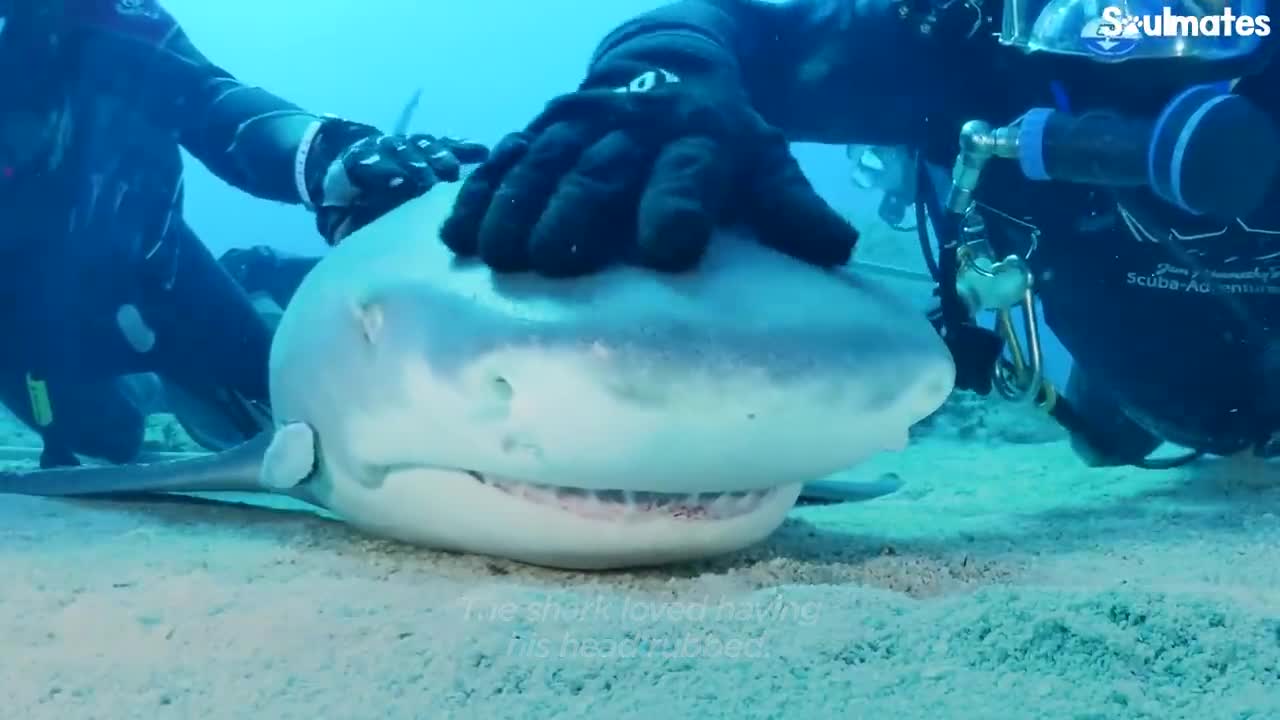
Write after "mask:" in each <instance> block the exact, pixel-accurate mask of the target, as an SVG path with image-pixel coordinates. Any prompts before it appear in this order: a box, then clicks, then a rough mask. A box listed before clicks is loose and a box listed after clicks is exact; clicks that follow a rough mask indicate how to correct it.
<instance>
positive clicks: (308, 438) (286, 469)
mask: <svg viewBox="0 0 1280 720" xmlns="http://www.w3.org/2000/svg"><path fill="white" fill-rule="evenodd" d="M315 468H316V433H315V431H314V430H312V429H311V426H310V425H308V424H306V423H302V422H294V423H289V424H288V425H284V426H282V427H280V428H278V429H277V430H276V431H275V434H274V435H272V437H271V444H270V445H268V446H267V452H266V453H265V454H264V455H263V456H262V471H261V475H260V476H259V482H261V483H262V486H263V487H265V488H269V489H271V490H276V491H281V492H282V491H285V490H290V489H293V488H294V487H297V485H298V484H299V483H301V482H302V481H303V480H306V479H307V478H308V477H310V475H311V473H312V472H314V471H315Z"/></svg>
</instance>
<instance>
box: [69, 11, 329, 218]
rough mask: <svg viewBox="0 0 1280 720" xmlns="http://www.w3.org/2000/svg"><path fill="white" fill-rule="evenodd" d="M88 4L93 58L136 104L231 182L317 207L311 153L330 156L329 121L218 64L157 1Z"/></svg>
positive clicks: (88, 39) (249, 190)
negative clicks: (326, 143) (320, 146)
mask: <svg viewBox="0 0 1280 720" xmlns="http://www.w3.org/2000/svg"><path fill="white" fill-rule="evenodd" d="M86 5H87V6H88V7H91V8H94V9H92V10H85V11H84V13H85V14H84V16H83V17H82V18H80V19H81V20H82V22H81V25H82V27H81V30H82V31H83V32H84V33H85V35H86V37H85V41H86V43H85V45H84V47H85V48H87V50H88V52H89V53H91V54H92V56H93V60H92V61H93V62H100V63H103V64H105V65H107V66H108V67H110V68H112V73H111V74H112V75H113V76H117V77H118V78H119V79H118V80H116V81H115V82H116V83H117V84H118V85H120V86H121V87H120V88H117V90H116V92H118V93H122V94H123V95H124V99H125V101H126V102H131V103H132V102H141V103H143V104H144V105H145V107H146V110H147V111H148V112H149V113H150V114H152V116H153V117H154V118H156V121H157V123H158V124H159V125H160V126H161V127H164V128H166V129H172V130H173V131H175V132H176V134H177V137H178V140H179V142H181V144H182V145H183V147H185V148H186V149H187V150H188V151H189V152H190V153H191V154H192V155H194V156H195V157H196V158H197V159H199V160H200V161H201V162H202V163H204V164H205V165H206V166H207V167H208V168H209V169H210V170H211V171H212V172H213V173H214V174H216V175H217V176H218V177H220V178H222V179H223V180H225V181H226V182H228V183H230V184H231V185H233V186H235V187H237V188H239V189H241V190H243V191H245V192H247V193H249V194H251V195H255V196H257V197H260V198H265V199H268V200H276V201H279V202H285V203H291V204H307V205H309V204H310V198H309V197H308V196H307V190H306V178H305V177H304V172H305V171H306V170H307V159H308V155H309V154H311V155H319V154H324V153H317V152H315V150H316V145H317V143H316V142H315V141H316V135H317V133H318V131H319V130H320V128H321V127H322V124H323V123H322V119H321V118H320V117H318V116H317V115H315V114H314V113H310V112H307V111H306V110H303V109H302V108H300V107H298V106H297V105H294V104H293V103H291V102H288V101H287V100H284V99H282V98H280V97H277V96H275V95H273V94H271V93H269V92H267V91H265V90H262V89H260V88H256V87H252V86H249V85H246V84H244V83H242V82H240V81H239V80H237V79H236V78H235V77H234V76H232V75H231V73H229V72H227V71H226V70H223V69H222V68H220V67H218V66H216V65H214V64H213V63H212V62H210V61H209V59H208V58H206V57H205V56H204V55H203V54H202V53H201V52H200V51H199V50H198V49H196V47H195V46H194V45H193V44H192V42H191V40H190V39H189V38H188V37H187V35H186V33H185V32H184V31H183V30H182V28H181V27H180V26H179V25H178V23H177V22H176V21H175V20H174V19H173V17H172V16H171V15H169V13H168V12H166V11H165V10H164V9H163V8H161V7H159V5H157V4H156V3H155V2H154V0H142V2H140V3H137V4H136V5H132V6H130V8H129V9H127V10H126V9H121V8H122V7H123V6H124V4H123V3H117V2H115V0H89V1H88V2H87V3H86ZM328 154H329V155H332V153H328ZM328 159H329V160H331V159H332V158H331V157H329V158H328Z"/></svg>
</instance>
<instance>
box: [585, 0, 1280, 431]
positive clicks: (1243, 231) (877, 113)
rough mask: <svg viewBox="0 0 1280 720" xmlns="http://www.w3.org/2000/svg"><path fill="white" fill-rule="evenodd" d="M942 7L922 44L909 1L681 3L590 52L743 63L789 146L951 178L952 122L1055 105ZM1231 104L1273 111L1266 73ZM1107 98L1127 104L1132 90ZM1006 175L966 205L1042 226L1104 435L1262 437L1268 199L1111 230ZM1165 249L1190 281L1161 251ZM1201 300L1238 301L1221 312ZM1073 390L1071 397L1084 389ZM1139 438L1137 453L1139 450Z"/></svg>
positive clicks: (1278, 86) (1049, 191)
mask: <svg viewBox="0 0 1280 720" xmlns="http://www.w3.org/2000/svg"><path fill="white" fill-rule="evenodd" d="M951 5H952V6H953V7H954V8H956V10H957V12H956V13H955V14H954V15H952V16H949V17H944V18H943V19H942V22H940V24H939V25H938V26H936V27H934V28H932V32H930V33H922V32H920V30H919V28H920V25H921V22H922V20H923V19H924V13H922V12H919V10H920V7H921V4H919V3H910V2H891V1H890V0H791V1H787V2H768V1H765V0H686V1H685V2H678V3H675V4H672V5H668V6H666V7H663V8H660V9H658V10H655V11H652V12H650V13H647V14H645V15H642V16H640V17H638V18H636V19H634V20H632V21H629V22H628V23H626V24H624V25H623V26H621V27H620V28H618V29H617V30H616V31H615V32H613V33H612V34H610V35H609V36H608V37H607V38H606V39H605V40H604V42H603V43H602V45H601V47H600V49H599V50H598V54H604V53H607V52H609V50H610V49H612V48H614V47H618V46H620V45H622V44H626V45H628V46H630V47H632V48H634V47H637V46H645V47H648V52H647V53H646V57H647V58H648V59H649V60H650V61H652V62H653V63H655V64H657V65H659V66H660V65H662V58H663V53H664V52H667V51H669V50H671V49H674V48H679V47H681V46H682V45H683V44H688V43H707V42H713V43H718V44H720V45H722V46H724V47H726V48H728V49H730V50H731V51H732V52H733V53H734V55H735V57H736V58H737V59H738V60H739V61H740V62H741V66H742V68H743V74H744V76H745V77H744V79H745V84H746V86H747V89H748V91H749V93H750V95H751V97H752V99H753V103H754V105H755V107H756V108H757V109H758V110H759V111H760V112H761V113H762V114H763V115H764V117H765V118H766V119H767V120H768V121H769V122H771V123H772V124H774V125H776V126H778V127H780V128H781V129H783V130H784V131H785V132H786V133H787V135H788V137H789V138H790V139H791V140H794V141H811V142H821V143H841V144H844V143H857V144H872V145H906V146H909V147H911V148H913V149H915V150H918V151H921V152H922V153H923V154H924V157H925V158H926V159H927V160H929V161H930V162H931V163H933V164H936V165H939V166H943V167H945V168H948V169H949V168H950V167H951V165H952V163H953V162H954V159H955V156H956V152H957V145H958V143H957V138H958V137H959V131H960V127H961V125H962V124H963V123H964V122H965V121H968V120H972V119H980V120H985V121H987V122H990V123H991V124H993V125H996V126H999V125H1005V124H1008V123H1009V122H1011V121H1013V120H1015V119H1016V118H1017V117H1019V116H1020V115H1022V114H1023V113H1025V112H1026V111H1027V110H1028V109H1029V108H1031V107H1054V106H1055V105H1056V104H1057V101H1058V100H1059V99H1060V98H1058V97H1056V96H1055V94H1054V91H1053V88H1052V86H1051V84H1050V83H1047V82H1044V81H1043V79H1041V78H1035V79H1032V78H1029V77H1027V76H1025V75H1019V74H1018V72H1020V70H1019V66H1018V65H1017V63H1016V62H1010V61H1009V58H1010V55H1009V52H1010V51H1009V50H1007V49H1005V48H1000V47H999V46H998V44H997V43H996V42H995V41H994V40H993V39H992V38H991V32H990V31H991V28H990V27H989V26H988V27H984V28H981V29H979V30H978V31H977V32H975V33H974V34H973V35H972V36H970V31H971V30H974V27H973V23H974V21H975V19H976V16H975V15H974V14H973V13H972V11H971V8H966V7H963V6H962V5H961V3H953V4H951ZM924 10H925V11H927V10H928V8H927V7H925V8H924ZM1024 65H1025V63H1024ZM1235 90H1236V92H1239V93H1242V94H1245V95H1248V96H1251V97H1253V98H1254V100H1255V102H1256V103H1257V104H1259V105H1260V106H1262V107H1263V108H1264V109H1267V110H1268V111H1271V112H1276V113H1280V101H1278V98H1280V72H1277V71H1276V68H1275V66H1274V64H1273V65H1272V67H1271V68H1269V69H1268V70H1267V71H1266V72H1265V75H1264V76H1260V77H1251V78H1248V79H1246V80H1245V81H1243V82H1242V83H1240V84H1239V85H1238V86H1237V87H1236V88H1235ZM1110 92H1112V93H1119V92H1125V93H1126V94H1125V95H1124V96H1122V97H1123V99H1124V100H1125V101H1126V102H1128V101H1129V100H1130V99H1131V96H1132V95H1133V94H1134V93H1136V92H1137V91H1136V90H1128V91H1125V90H1123V89H1119V88H1115V89H1111V90H1110ZM1096 99H1097V98H1095V100H1096ZM1102 99H1103V100H1106V99H1107V98H1106V96H1105V95H1104V96H1103V97H1102ZM1113 99H1115V97H1114V96H1113ZM1241 161H1242V162H1247V158H1242V159H1241ZM1017 173H1018V169H1017V166H1016V164H1014V163H1001V162H997V163H993V164H991V165H990V166H988V169H987V171H986V174H985V175H984V178H983V183H982V185H981V187H980V192H979V195H978V200H979V201H980V202H982V203H983V204H985V205H988V206H991V207H993V208H995V209H997V210H999V211H1000V212H1003V213H1006V214H1008V215H1010V216H1013V217H1015V218H1022V219H1025V220H1027V221H1029V222H1031V223H1033V224H1034V225H1035V226H1037V227H1038V228H1039V229H1040V231H1041V233H1042V235H1041V236H1040V240H1039V244H1038V247H1037V248H1036V250H1035V252H1034V253H1033V254H1032V256H1031V261H1032V266H1033V270H1034V271H1035V272H1036V275H1037V287H1038V292H1039V296H1040V298H1041V300H1042V301H1043V307H1044V313H1045V320H1046V322H1047V324H1048V325H1049V326H1050V327H1051V328H1052V329H1053V331H1054V332H1055V333H1056V334H1057V335H1058V337H1059V338H1061V340H1062V342H1063V344H1064V345H1065V346H1066V347H1067V349H1068V350H1069V351H1070V352H1071V354H1072V356H1073V357H1074V359H1075V361H1076V367H1077V368H1078V369H1079V371H1080V372H1081V373H1083V374H1084V376H1085V378H1087V379H1088V380H1089V382H1088V383H1087V384H1088V386H1089V392H1088V397H1079V398H1077V399H1078V400H1079V401H1080V404H1081V405H1082V406H1085V407H1086V408H1091V409H1092V410H1091V411H1092V412H1093V413H1094V414H1095V415H1097V416H1098V418H1099V419H1102V420H1105V419H1107V417H1106V413H1107V412H1108V411H1110V410H1113V409H1114V408H1115V407H1122V408H1123V409H1124V411H1125V414H1126V415H1127V416H1129V417H1130V418H1133V419H1135V420H1138V421H1139V422H1140V423H1141V425H1142V426H1143V427H1144V428H1145V429H1146V430H1148V431H1149V432H1150V434H1151V435H1152V436H1159V437H1160V438H1164V439H1167V440H1171V441H1174V442H1177V443H1180V444H1184V445H1188V446H1192V447H1195V448H1198V449H1202V450H1207V451H1219V452H1228V451H1233V450H1237V449H1240V448H1242V447H1243V446H1246V445H1249V444H1252V443H1253V442H1254V441H1255V440H1256V439H1257V438H1258V436H1259V435H1260V434H1263V435H1265V434H1266V433H1267V432H1268V431H1270V430H1271V429H1274V427H1275V422H1274V412H1275V408H1274V407H1270V406H1271V405H1273V403H1271V402H1270V401H1268V400H1266V397H1265V396H1266V394H1267V393H1266V392H1265V391H1264V388H1265V387H1266V386H1267V385H1268V383H1266V382H1264V380H1265V378H1266V376H1267V374H1268V373H1270V372H1274V371H1272V370H1270V368H1271V367H1272V366H1273V363H1274V361H1273V360H1270V359H1269V353H1267V352H1266V351H1265V349H1264V347H1265V346H1266V345H1267V344H1268V342H1267V336H1269V335H1270V334H1271V330H1270V328H1271V327H1272V325H1273V323H1274V322H1275V321H1276V319H1277V314H1278V313H1280V190H1273V194H1275V195H1276V200H1274V201H1270V202H1268V203H1266V205H1265V210H1264V211H1263V212H1261V213H1260V214H1259V215H1258V216H1257V217H1249V218H1243V219H1241V220H1240V221H1236V222H1230V223H1222V222H1212V221H1204V220H1201V219H1198V218H1196V217H1193V216H1189V215H1187V214H1185V213H1183V212H1181V211H1178V210H1176V209H1174V208H1172V207H1171V206H1168V205H1166V204H1164V203H1162V202H1160V201H1158V200H1156V199H1154V197H1148V196H1134V197H1131V198H1128V199H1127V200H1126V201H1125V214H1126V215H1122V213H1121V212H1118V211H1117V205H1116V202H1115V201H1114V199H1108V198H1104V197H1100V196H1095V194H1094V193H1093V192H1092V191H1091V190H1090V189H1089V188H1082V187H1080V186H1065V185H1062V184H1058V183H1032V182H1029V181H1026V180H1025V179H1022V178H1021V177H1020V176H1017ZM1171 234H1172V235H1174V236H1177V237H1179V238H1181V239H1182V240H1181V243H1182V246H1183V247H1184V248H1185V249H1186V250H1187V251H1189V253H1190V254H1191V255H1192V256H1193V257H1194V260H1195V263H1194V264H1195V265H1196V266H1197V268H1196V269H1192V268H1189V267H1187V266H1186V264H1185V263H1183V262H1181V261H1180V260H1179V259H1178V258H1177V257H1175V256H1174V255H1173V254H1171V252H1170V251H1169V249H1168V246H1167V244H1166V243H1164V242H1160V241H1162V240H1164V239H1165V238H1166V237H1167V236H1169V235H1171ZM995 235H996V236H994V237H993V238H992V240H993V242H994V243H996V244H997V245H1004V244H1005V243H1006V242H1007V244H1008V245H1009V247H997V250H998V251H1000V252H1001V253H1003V252H1006V251H1011V250H1025V249H1026V248H1025V245H1024V242H1023V241H1024V240H1025V235H1022V236H1021V237H1019V233H1018V232H1012V233H1007V234H1004V233H1003V231H1001V230H999V229H997V231H996V233H995ZM1197 270H1199V271H1205V272H1207V273H1208V276H1206V275H1205V274H1201V275H1199V276H1196V272H1197ZM1211 279H1212V280H1216V282H1211V281H1210V280H1211ZM1215 285H1216V287H1217V288H1219V289H1222V290H1225V291H1226V293H1227V294H1229V295H1230V297H1231V299H1233V300H1234V301H1238V302H1236V303H1234V306H1233V304H1232V303H1229V302H1224V298H1223V297H1222V296H1221V295H1220V294H1219V293H1218V292H1217V291H1216V290H1215V289H1214V286H1215ZM1240 309H1243V310H1245V313H1244V315H1243V316H1242V314H1241V313H1240V312H1239V310H1240ZM1073 384H1074V385H1075V386H1076V387H1075V388H1074V389H1073V391H1074V392H1075V393H1076V394H1077V395H1079V394H1080V392H1081V391H1082V390H1083V389H1084V388H1083V383H1079V382H1076V383H1073ZM1149 439H1150V441H1151V442H1150V443H1149V447H1142V448H1134V449H1133V451H1134V452H1137V453H1138V454H1142V453H1145V452H1146V450H1149V449H1151V448H1153V447H1154V446H1155V444H1157V442H1158V441H1157V440H1156V439H1155V437H1150V438H1149ZM1139 444H1148V443H1146V442H1145V441H1143V440H1140V441H1139Z"/></svg>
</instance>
